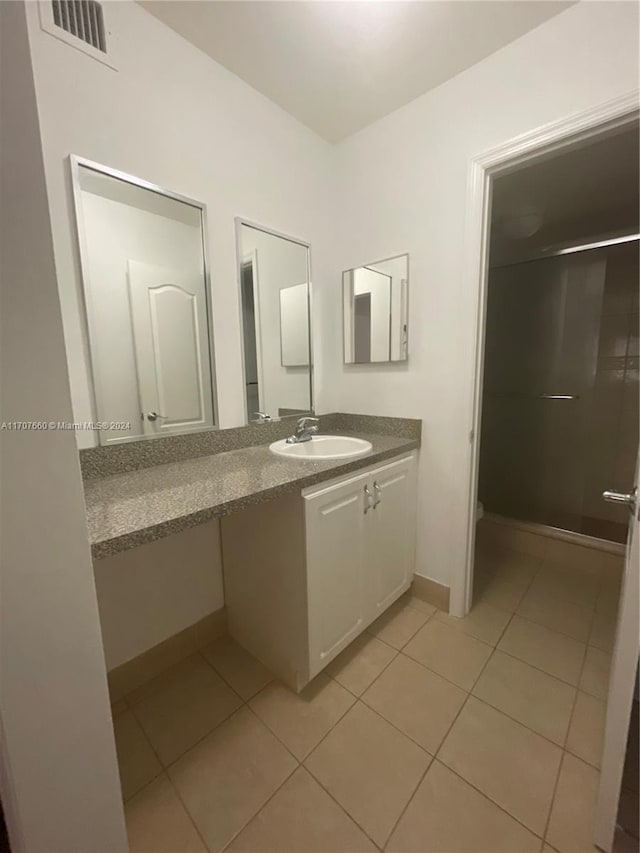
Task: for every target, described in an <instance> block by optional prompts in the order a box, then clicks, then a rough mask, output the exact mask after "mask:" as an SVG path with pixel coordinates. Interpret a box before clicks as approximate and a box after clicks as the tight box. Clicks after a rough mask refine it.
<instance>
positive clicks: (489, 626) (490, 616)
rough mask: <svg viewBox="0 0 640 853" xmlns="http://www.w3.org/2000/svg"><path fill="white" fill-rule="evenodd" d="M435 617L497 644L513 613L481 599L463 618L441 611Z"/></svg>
mask: <svg viewBox="0 0 640 853" xmlns="http://www.w3.org/2000/svg"><path fill="white" fill-rule="evenodd" d="M433 618H434V619H437V620H438V622H442V623H443V624H445V625H449V626H450V627H451V628H456V629H457V630H458V631H462V632H463V633H465V634H469V636H470V637H475V638H476V640H482V641H483V642H484V643H488V644H489V645H490V646H495V644H496V643H497V642H498V640H499V639H500V636H501V634H502V632H503V631H504V629H505V628H506V626H507V623H508V621H509V619H510V618H511V614H510V613H507V612H506V611H505V610H499V609H498V608H497V607H492V606H491V605H490V604H487V603H486V602H484V601H479V602H477V603H475V604H474V605H473V607H472V609H471V611H470V612H469V613H468V614H467V615H466V616H465V617H464V618H462V619H458V618H457V617H456V616H449V614H448V613H441V612H438V613H436V615H435V616H434V617H433Z"/></svg>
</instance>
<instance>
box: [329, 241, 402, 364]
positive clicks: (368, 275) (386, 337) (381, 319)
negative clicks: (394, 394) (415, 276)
mask: <svg viewBox="0 0 640 853" xmlns="http://www.w3.org/2000/svg"><path fill="white" fill-rule="evenodd" d="M342 300H343V309H344V313H343V319H344V360H345V363H346V364H371V363H372V362H385V361H387V362H388V361H406V360H407V358H408V344H409V342H408V328H407V326H408V309H409V255H398V257H395V258H387V259H386V260H384V261H378V262H377V263H373V264H367V266H364V267H358V268H357V269H352V270H346V272H344V273H343V274H342Z"/></svg>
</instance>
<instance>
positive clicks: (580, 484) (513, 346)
mask: <svg viewBox="0 0 640 853" xmlns="http://www.w3.org/2000/svg"><path fill="white" fill-rule="evenodd" d="M623 152H625V153H623ZM470 195H471V199H472V209H471V214H470V217H469V232H468V233H469V235H470V241H469V244H468V249H467V251H468V257H469V258H470V263H471V265H472V266H470V275H471V274H475V275H477V273H478V270H480V271H481V275H480V305H479V311H478V346H477V382H476V388H475V402H474V409H475V415H476V417H475V419H474V424H473V430H472V433H471V442H472V466H471V489H470V495H469V536H468V558H469V562H468V570H467V577H466V588H465V599H464V603H462V602H461V601H460V600H459V599H458V600H456V598H455V596H454V600H453V606H452V612H453V613H454V614H455V615H464V613H465V612H468V611H471V618H475V620H476V621H478V620H480V619H482V618H483V615H484V613H483V610H482V608H483V607H484V608H489V609H490V608H502V609H503V611H504V612H507V613H509V614H510V615H509V617H508V621H505V628H504V632H503V634H502V639H501V640H500V641H499V642H498V644H497V649H498V651H500V652H501V654H503V655H506V656H507V657H511V658H513V660H514V661H518V664H517V666H516V668H517V669H518V670H519V671H520V673H521V674H522V673H523V672H525V669H526V668H525V667H522V663H525V664H526V667H529V668H531V671H532V672H533V671H534V670H535V672H537V673H539V674H540V673H543V674H544V675H545V676H548V677H550V678H553V679H555V680H556V682H557V683H558V684H560V683H562V684H564V685H565V686H569V687H571V689H572V690H573V691H574V694H575V702H574V705H573V708H572V709H571V712H570V714H569V716H568V717H567V720H566V732H565V733H564V734H563V735H562V737H561V741H557V742H558V743H561V745H562V746H563V749H564V752H563V756H565V757H566V761H565V758H564V757H563V761H562V768H561V771H560V774H559V777H558V793H557V794H556V796H560V792H561V791H562V785H563V784H568V780H569V776H570V775H571V773H577V774H578V775H580V774H582V781H583V782H584V785H585V786H586V787H590V788H591V789H592V791H597V789H598V785H599V781H598V780H599V777H600V768H601V767H602V771H603V779H604V777H605V775H606V776H607V778H608V779H610V778H611V774H609V773H605V766H604V764H605V763H606V762H607V761H608V762H609V764H610V763H611V762H610V760H609V758H610V757H609V758H607V756H603V750H602V747H603V738H604V729H605V719H606V717H607V714H608V708H609V710H610V708H611V704H612V702H611V694H610V693H609V687H608V681H609V667H610V665H611V661H612V660H613V662H614V664H615V662H616V657H617V655H618V650H619V646H620V640H619V639H618V642H617V643H616V628H617V625H618V602H619V600H620V598H621V596H620V590H621V585H622V583H623V573H624V566H625V562H624V558H625V548H624V542H625V539H626V532H627V518H628V509H627V508H626V507H621V506H620V504H618V505H614V504H612V505H607V504H604V503H603V502H602V491H604V490H605V489H611V488H620V489H622V490H624V491H626V492H629V491H630V489H631V486H632V483H633V478H634V466H635V459H636V453H637V449H638V420H637V418H638V351H637V346H638V344H637V342H638V302H637V299H638V242H637V238H638V232H639V231H640V228H639V226H638V123H637V111H636V112H633V110H632V108H631V107H630V105H627V108H626V109H625V108H624V107H623V105H622V104H618V105H610V107H609V108H605V109H603V110H602V111H601V112H600V113H599V114H598V115H589V116H584V117H582V119H580V118H577V119H575V120H572V121H571V122H568V123H566V124H565V126H564V127H562V126H560V125H558V126H556V127H553V128H545V129H543V130H542V131H539V132H537V133H535V134H532V135H531V137H530V138H528V139H525V140H522V139H521V140H516V141H515V142H514V143H513V144H512V145H507V146H504V147H503V148H502V149H496V150H495V151H494V152H491V153H490V154H488V155H486V156H485V157H483V158H479V159H478V160H477V161H475V162H474V163H473V164H472V171H471V193H470ZM474 201H475V202H476V204H475V205H474ZM576 201H577V203H576ZM469 247H470V248H469ZM472 270H475V273H472ZM479 516H484V517H483V519H482V520H481V521H477V518H478V517H479ZM636 538H637V537H636ZM627 580H628V565H627ZM452 592H453V591H452ZM622 599H623V600H624V592H623V593H622ZM474 611H475V614H476V615H475V616H474ZM636 621H637V619H636ZM534 635H535V636H534ZM554 637H557V638H558V642H557V644H556V645H557V648H556V646H554V642H555V640H554ZM636 639H637V638H636ZM561 647H562V648H564V650H565V651H567V652H569V651H571V652H572V653H573V654H574V655H575V659H574V660H573V662H570V660H569V658H570V655H569V654H568V655H567V657H566V658H565V659H564V660H563V659H562V657H563V656H562V654H560V651H559V650H560V648H561ZM637 652H638V649H637V645H636V648H635V661H636V663H637ZM506 659H507V658H505V661H506ZM505 666H506V663H505ZM514 666H515V665H514ZM552 669H553V670H554V671H553V672H552V671H551V670H552ZM614 669H615V666H614ZM618 670H620V667H618ZM617 675H618V676H620V672H618V674H617ZM627 675H629V674H628V673H626V674H625V678H626V680H627V681H630V678H631V676H629V678H627V677H626V676H627ZM633 675H635V665H634V668H633ZM536 677H537V676H536ZM542 680H543V679H542V677H540V684H541V683H542ZM612 681H616V682H620V678H619V677H616V675H615V673H614V677H613V678H612ZM545 683H546V682H545ZM550 685H551V682H549V686H550ZM521 686H522V685H521ZM505 689H506V690H507V692H508V691H509V689H510V686H509V685H506V688H505ZM523 689H524V688H523ZM525 692H526V691H525ZM608 699H609V702H608V703H607V700H608ZM505 701H506V699H505ZM623 716H624V715H623ZM587 720H588V721H589V722H588V725H589V726H590V727H591V728H590V735H589V737H588V738H586V739H585V740H581V734H584V730H585V725H587V723H586V721H587ZM581 727H582V729H581ZM565 765H566V768H565ZM565 777H566V778H565ZM607 784H609V782H608V783H607ZM616 784H617V783H616ZM610 787H611V786H610ZM613 787H615V785H614V786H613ZM600 799H601V800H602V792H601V794H600ZM595 813H596V806H595V801H594V803H593V804H592V807H590V808H587V809H586V811H585V813H584V815H583V818H584V822H585V823H584V825H585V827H586V828H587V831H588V832H587V835H588V837H589V839H590V840H589V843H592V842H591V839H593V833H592V831H591V826H590V825H591V820H590V818H592V817H594V815H595ZM598 819H600V818H598ZM600 823H601V825H600V827H599V829H598V838H600V839H602V838H607V837H608V829H607V828H605V830H603V829H602V822H600ZM614 825H615V823H613V824H612V826H614ZM612 834H613V832H612V831H611V835H612ZM586 840H587V836H585V842H586ZM636 843H637V839H636ZM602 849H606V850H610V849H611V846H610V844H609V843H608V841H607V843H604V844H602ZM632 849H633V848H632Z"/></svg>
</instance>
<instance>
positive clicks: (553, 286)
mask: <svg viewBox="0 0 640 853" xmlns="http://www.w3.org/2000/svg"><path fill="white" fill-rule="evenodd" d="M637 447H638V243H637V240H633V241H630V242H625V243H619V244H616V245H610V246H606V247H603V248H596V249H591V250H588V251H579V252H575V253H567V254H558V255H557V256H555V257H546V258H541V259H537V260H532V261H526V262H522V263H515V264H510V265H508V266H502V267H495V268H492V269H491V270H490V274H489V290H488V304H487V324H486V345H485V371H484V391H483V409H482V443H481V452H480V479H479V498H480V500H481V501H482V503H483V504H484V507H485V511H487V512H490V513H494V514H497V515H500V516H505V517H508V518H513V519H518V520H521V521H528V522H537V523H540V524H544V525H549V526H552V527H558V528H562V529H565V530H571V531H575V532H578V533H583V534H586V535H589V536H596V537H598V538H602V539H610V540H613V541H620V542H622V541H624V539H625V536H626V524H627V519H626V511H625V510H624V509H621V508H620V507H617V506H614V505H611V504H606V503H605V502H604V501H603V500H602V492H603V490H604V489H609V488H619V489H621V490H623V491H624V490H628V488H629V486H630V485H631V483H632V481H633V474H634V465H635V457H636V451H637Z"/></svg>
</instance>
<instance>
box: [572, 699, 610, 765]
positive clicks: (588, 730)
mask: <svg viewBox="0 0 640 853" xmlns="http://www.w3.org/2000/svg"><path fill="white" fill-rule="evenodd" d="M606 713H607V705H606V703H605V702H604V701H603V700H602V699H596V698H595V696H589V695H588V694H587V693H582V692H581V691H578V696H577V697H576V704H575V708H574V709H573V716H572V718H571V725H570V727H569V735H568V737H567V744H566V749H568V750H569V752H571V753H573V755H577V756H578V758H581V759H582V760H583V761H586V762H587V763H588V764H592V765H593V766H594V767H600V760H601V758H602V746H603V743H604V723H605V717H606Z"/></svg>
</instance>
